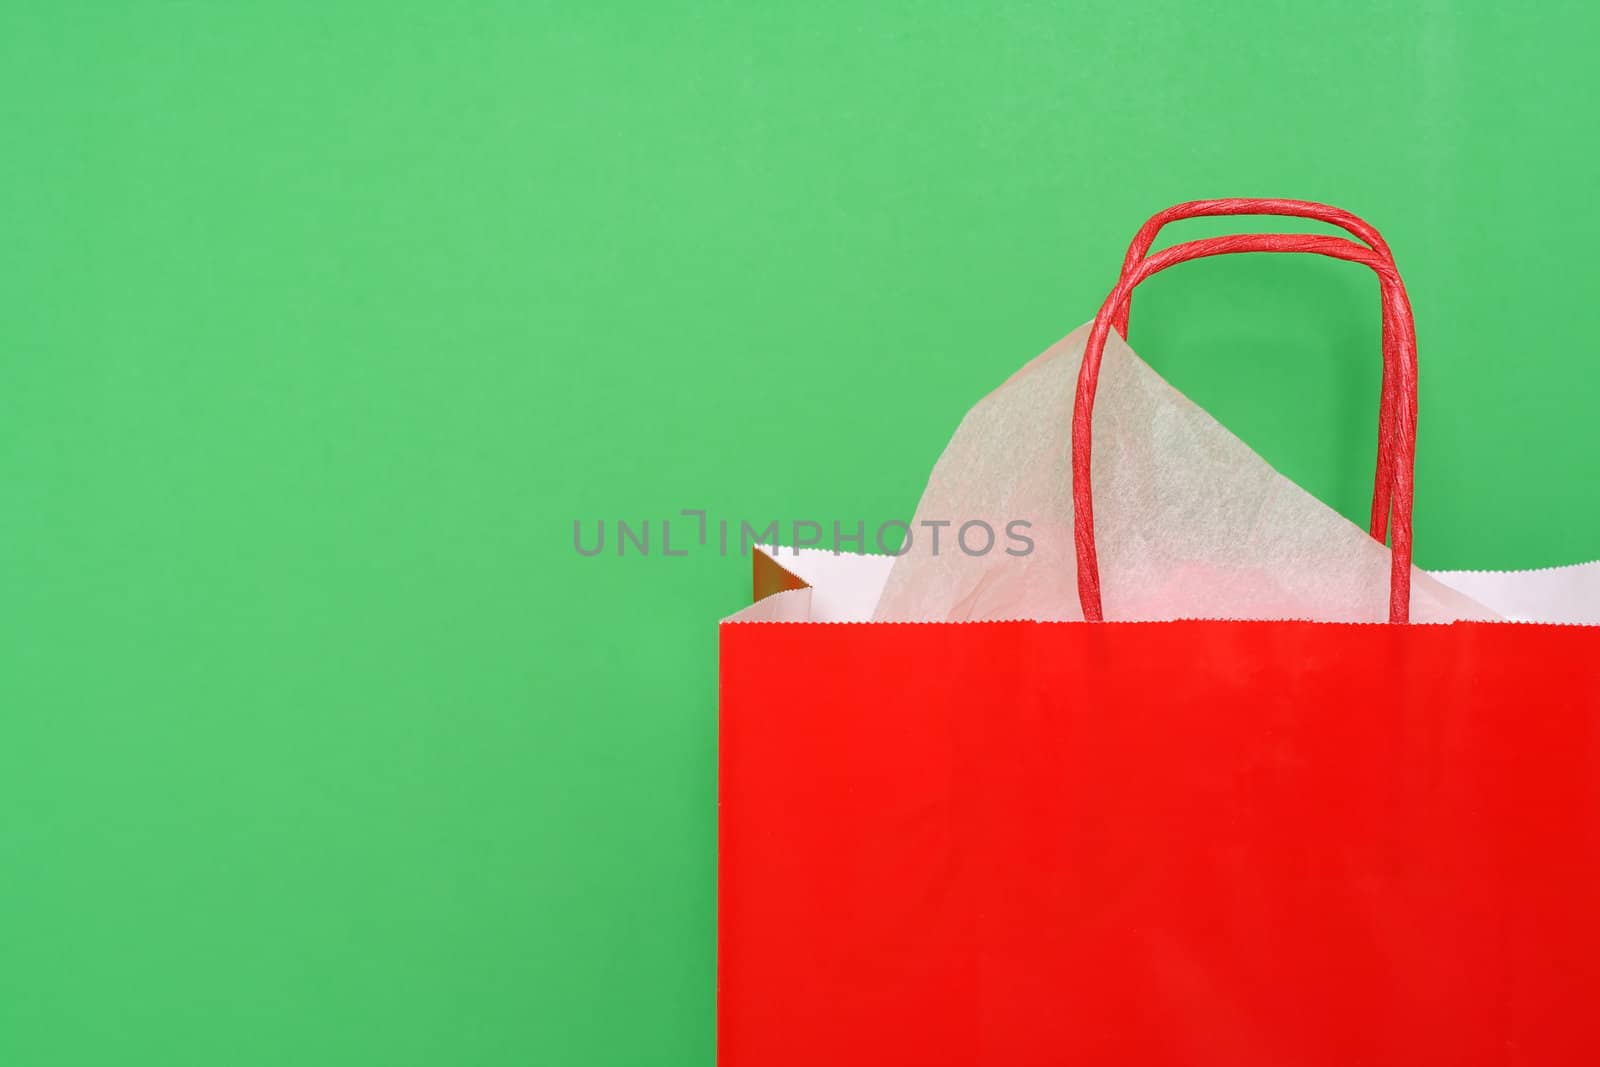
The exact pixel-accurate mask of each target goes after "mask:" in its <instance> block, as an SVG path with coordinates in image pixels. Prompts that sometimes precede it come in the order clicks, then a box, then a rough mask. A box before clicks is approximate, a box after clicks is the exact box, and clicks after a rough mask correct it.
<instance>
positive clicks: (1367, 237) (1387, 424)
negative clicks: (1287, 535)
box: [1111, 197, 1403, 541]
mask: <svg viewBox="0 0 1600 1067" xmlns="http://www.w3.org/2000/svg"><path fill="white" fill-rule="evenodd" d="M1226 215H1279V216H1282V217H1285V218H1297V219H1315V220H1317V221H1318V222H1326V223H1329V224H1330V225H1333V226H1337V227H1339V228H1340V229H1342V230H1344V231H1345V232H1346V233H1349V234H1351V235H1352V236H1354V237H1359V238H1360V239H1361V240H1363V241H1365V242H1366V243H1367V244H1368V245H1369V246H1371V248H1372V250H1373V251H1374V252H1377V253H1378V254H1379V255H1381V256H1383V257H1384V258H1385V259H1387V260H1389V262H1390V263H1393V262H1394V256H1393V255H1392V254H1391V253H1390V251H1389V245H1388V244H1387V243H1386V242H1385V241H1384V239H1383V235H1382V234H1380V233H1378V231H1377V230H1376V229H1374V228H1373V227H1372V226H1371V225H1370V224H1369V223H1368V222H1367V221H1366V220H1365V219H1363V218H1361V217H1360V216H1358V215H1352V214H1351V213H1350V212H1348V211H1345V210H1343V209H1342V208H1336V207H1332V206H1330V205H1328V204H1319V203H1317V202H1315V201H1313V200H1278V199H1272V198H1263V197H1231V198H1226V199H1220V200H1190V201H1187V202H1186V203H1182V204H1174V205H1173V206H1172V207H1169V208H1167V209H1166V210H1165V211H1162V212H1158V213H1157V214H1154V215H1152V216H1150V219H1149V221H1147V222H1146V223H1145V224H1144V225H1143V226H1141V227H1139V232H1138V233H1137V234H1135V235H1134V238H1133V241H1132V243H1131V244H1129V245H1128V253H1127V255H1126V256H1124V257H1123V259H1122V273H1123V275H1124V276H1126V275H1127V274H1128V272H1129V271H1131V270H1133V268H1134V267H1135V265H1137V264H1138V263H1139V262H1140V261H1142V260H1143V259H1144V257H1145V256H1146V255H1147V254H1148V253H1149V251H1150V246H1151V245H1153V244H1155V240H1156V237H1157V235H1159V234H1160V233H1161V230H1162V228H1163V227H1164V226H1166V225H1167V224H1168V223H1171V222H1179V221H1182V220H1183V219H1195V218H1215V217H1220V216H1226ZM1402 288H1403V284H1402ZM1382 304H1383V391H1382V394H1381V396H1380V399H1379V401H1378V464H1377V471H1376V473H1375V474H1374V476H1373V480H1372V511H1371V517H1370V519H1369V522H1368V526H1367V530H1368V532H1369V533H1371V534H1372V536H1373V538H1374V539H1375V540H1378V541H1383V540H1386V539H1387V537H1388V533H1389V485H1390V482H1391V481H1393V476H1394V429H1393V423H1394V403H1395V400H1396V398H1397V396H1398V393H1397V391H1396V387H1395V378H1394V368H1395V360H1396V359H1397V353H1396V351H1395V324H1394V322H1393V321H1392V319H1391V317H1390V315H1389V305H1388V301H1382ZM1132 309H1133V296H1132V294H1131V293H1130V294H1129V297H1128V299H1127V300H1126V301H1124V302H1123V304H1122V306H1121V307H1119V308H1117V310H1116V313H1115V314H1114V315H1113V316H1112V320H1111V326H1112V328H1113V329H1114V330H1116V331H1117V333H1118V334H1120V335H1121V336H1122V337H1123V338H1124V339H1126V338H1127V336H1128V316H1129V315H1130V314H1131V313H1132Z"/></svg>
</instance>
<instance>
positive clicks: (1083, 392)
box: [1072, 233, 1417, 622]
mask: <svg viewBox="0 0 1600 1067" xmlns="http://www.w3.org/2000/svg"><path fill="white" fill-rule="evenodd" d="M1238 252H1308V253H1311V254H1313V255H1319V256H1328V257H1330V258H1332V259H1342V260H1347V261H1349V262H1351V263H1361V264H1364V265H1365V266H1367V267H1370V268H1371V269H1372V270H1373V272H1374V273H1376V274H1377V275H1378V280H1379V283H1380V286H1381V288H1382V293H1383V307H1384V315H1385V318H1386V321H1389V322H1392V323H1393V325H1394V327H1395V330H1394V334H1395V357H1396V358H1395V361H1394V379H1395V403H1394V405H1393V407H1392V408H1390V409H1389V410H1390V414H1391V416H1392V430H1393V434H1394V461H1393V464H1392V470H1391V478H1390V494H1391V499H1392V501H1393V517H1394V537H1393V542H1394V545H1393V552H1392V553H1391V556H1392V559H1391V569H1390V573H1389V621H1390V622H1406V621H1408V620H1409V619H1410V616H1411V501H1412V474H1413V471H1414V468H1415V466H1416V450H1417V339H1416V328H1415V326H1414V324H1413V322H1412V318H1411V304H1410V301H1409V300H1408V299H1407V297H1406V292H1405V287H1404V286H1403V285H1402V284H1401V282H1400V274H1399V272H1398V271H1397V270H1396V269H1395V266H1394V263H1393V261H1392V260H1391V259H1390V258H1389V256H1388V255H1386V254H1384V253H1381V252H1378V251H1376V250H1375V249H1371V248H1363V247H1362V246H1361V245H1358V244H1356V243H1355V242H1354V241H1348V240H1345V239H1344V238H1342V237H1321V236H1314V235H1309V234H1286V233H1262V234H1245V235H1240V236H1237V237H1213V238H1210V239H1208V240H1204V241H1190V242H1188V243H1187V244H1181V245H1174V246H1173V247H1171V248H1168V249H1165V250H1164V251H1161V252H1157V253H1156V254H1155V255H1153V256H1151V257H1149V258H1148V259H1145V260H1142V261H1140V262H1139V263H1138V264H1137V265H1136V266H1134V268H1133V269H1132V270H1131V271H1129V272H1128V273H1126V274H1124V275H1123V276H1122V278H1120V279H1119V280H1118V281H1117V285H1116V288H1115V289H1113V290H1112V291H1111V295H1110V296H1108V297H1106V300H1105V303H1104V304H1102V305H1100V311H1099V313H1098V314H1096V315H1095V319H1094V325H1093V326H1092V327H1090V330H1089V339H1088V341H1087V342H1086V343H1085V345H1084V350H1083V365H1082V367H1081V368H1080V369H1079V372H1078V393H1077V398H1076V400H1075V401H1074V403H1073V409H1072V504H1073V511H1074V515H1073V523H1074V529H1073V534H1074V538H1075V540H1076V543H1077V553H1078V602H1079V604H1080V605H1081V606H1082V608H1083V617H1084V618H1085V619H1087V620H1089V621H1090V622H1099V621H1101V620H1102V619H1103V618H1104V615H1103V613H1102V610H1101V603H1100V563H1099V558H1098V555H1097V554H1096V552H1095V543H1094V490H1093V486H1092V484H1091V481H1090V475H1089V471H1090V459H1091V451H1092V448H1093V433H1092V428H1093V421H1094V397H1095V390H1096V387H1097V386H1098V384H1099V381H1100V360H1101V357H1102V356H1103V355H1104V354H1105V347H1106V337H1107V335H1108V334H1110V332H1111V329H1112V322H1113V318H1114V317H1115V314H1116V311H1117V309H1118V308H1121V307H1123V306H1124V305H1125V304H1126V303H1127V301H1128V298H1129V296H1130V295H1131V294H1132V293H1133V290H1134V288H1135V287H1137V286H1138V285H1139V284H1140V283H1141V282H1143V281H1144V280H1145V279H1146V278H1149V277H1151V276H1152V275H1155V274H1159V273H1160V272H1161V271H1164V270H1166V269H1167V268H1168V267H1172V266H1175V265H1177V264H1179V263H1184V262H1187V261H1189V260H1191V259H1203V258H1206V257H1208V256H1222V255H1231V254H1233V253H1238Z"/></svg>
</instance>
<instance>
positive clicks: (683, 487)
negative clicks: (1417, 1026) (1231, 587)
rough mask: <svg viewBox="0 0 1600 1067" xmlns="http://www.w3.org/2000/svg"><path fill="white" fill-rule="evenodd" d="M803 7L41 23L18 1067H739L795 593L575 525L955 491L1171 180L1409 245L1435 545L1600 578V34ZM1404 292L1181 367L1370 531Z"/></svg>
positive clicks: (1158, 318) (18, 618)
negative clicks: (1596, 131) (742, 952)
mask: <svg viewBox="0 0 1600 1067" xmlns="http://www.w3.org/2000/svg"><path fill="white" fill-rule="evenodd" d="M763 6H768V5H747V4H708V5H700V6H698V7H696V8H695V9H693V10H689V9H682V10H677V11H667V10H665V9H663V8H661V7H658V6H656V5H643V4H641V5H635V6H631V7H628V8H608V7H605V6H595V5H578V4H573V5H564V7H565V8H566V9H565V10H562V9H559V8H557V7H554V6H547V5H542V4H537V3H536V4H534V5H532V6H531V7H530V6H528V5H523V4H510V3H501V4H497V5H491V6H488V7H485V8H482V9H480V10H478V11H475V12H470V13H468V12H456V11H453V10H448V9H447V7H446V6H445V5H401V6H396V5H392V4H385V5H377V4H364V5H343V6H342V7H341V5H322V4H316V5H313V4H301V5H295V6H293V7H291V6H289V5H282V4H277V5H265V4H258V5H249V6H248V7H249V9H248V10H224V9H222V8H221V7H220V6H219V7H217V8H215V9H213V8H211V7H209V6H207V5H197V4H180V3H144V4H125V5H120V7H119V9H117V10H87V9H85V10H67V9H66V8H65V6H58V5H55V4H47V3H44V2H42V0H38V2H34V3H12V4H9V5H7V6H6V8H5V9H4V10H0V145H3V149H4V150H3V153H0V235H3V241H4V254H3V263H4V266H3V267H0V271H3V274H0V398H3V400H0V1063H4V1064H6V1065H8V1067H11V1065H15V1067H33V1065H41V1067H43V1065H49V1067H55V1065H68V1064H74V1065H76V1064H84V1065H90V1064H92V1065H96V1067H98V1065H103V1064H110V1063H117V1064H162V1065H164V1067H174V1065H180V1064H204V1065H212V1064H220V1063H226V1064H234V1065H239V1067H243V1065H249V1064H262V1065H269V1064H270V1065H273V1067H279V1065H282V1064H287V1063H295V1064H339V1065H344V1067H352V1065H356V1064H374V1065H378V1064H382V1065H386V1067H393V1065H400V1064H452V1065H468V1064H512V1063H521V1064H593V1065H599V1064H619V1065H621V1064H630V1065H631V1064H708V1063H710V1062H711V1061H712V1058H713V1055H714V1028H713V1027H714V943H715V897H714V890H715V883H714V871H715V825H714V820H715V765H716V752H715V719H716V692H715V669H716V663H715V659H716V645H715V626H714V624H715V620H716V619H717V618H718V617H719V616H720V615H723V614H726V613H728V612H730V611H732V610H734V609H735V608H737V607H738V606H739V605H740V604H741V602H742V601H741V597H743V596H745V595H746V593H747V564H746V562H745V561H743V560H739V559H724V558H721V557H719V556H718V555H717V553H716V552H714V551H711V550H709V549H700V548H697V549H696V550H695V551H693V552H691V553H690V554H689V555H688V556H686V557H682V558H670V559H669V558H663V557H662V556H661V555H660V554H659V552H657V553H654V554H652V555H651V556H648V557H645V558H639V557H636V556H628V557H625V558H617V557H616V556H615V555H613V554H609V553H608V554H607V555H605V556H603V557H600V558H595V559H584V558H580V557H579V556H578V555H577V553H575V552H574V550H573V544H572V536H573V522H574V521H575V520H582V521H584V522H585V523H589V524H592V523H594V522H596V521H599V520H605V521H606V522H607V523H608V524H609V523H612V522H614V521H615V520H618V519H626V520H629V521H632V522H635V523H637V522H640V521H643V520H650V521H651V523H652V524H653V525H654V526H656V528H657V529H656V536H657V537H659V523H660V522H661V520H663V519H664V518H667V517H670V516H673V515H676V514H678V512H679V511H680V509H684V508H703V509H707V510H708V511H709V513H710V515H711V516H712V518H713V520H715V519H717V518H728V519H731V520H733V521H734V522H737V521H738V520H740V519H748V520H751V521H753V522H757V523H762V524H764V523H765V522H767V521H769V520H772V519H780V520H784V521H789V520H793V519H814V520H822V521H831V520H833V519H840V520H843V521H845V522H846V523H847V524H853V522H854V521H855V520H857V519H862V520H866V521H867V522H868V523H869V524H876V523H878V522H882V521H886V520H889V519H897V518H899V519H904V518H908V517H909V516H910V514H911V512H912V509H913V507H914V505H915V502H916V499H917V496H918V493H919V490H920V488H921V486H922V482H923V479H924V478H925V476H926V474H927V471H928V469H929V467H930V466H931V464H932V462H933V460H934V458H935V457H936V455H937V454H938V452H939V450H940V449H941V448H942V447H943V445H944V443H945V441H946V439H947V438H948V435H949V434H950V432H951V431H952V430H953V429H954V427H955V424H956V422H957V421H958V420H959V418H960V416H961V414H962V413H963V412H964V411H965V410H966V408H967V407H968V406H970V405H971V404H972V403H973V402H974V401H976V400H977V399H978V398H979V397H980V396H982V395H983V394H984V393H985V392H986V391H988V390H989V389H990V388H992V387H993V386H994V385H995V384H997V383H998V382H999V381H1001V380H1002V379H1004V378H1005V377H1006V376H1007V375H1008V374H1009V373H1010V372H1011V371H1012V370H1013V369H1015V368H1016V367H1017V366H1018V365H1020V364H1021V363H1022V362H1023V361H1025V360H1026V359H1028V358H1029V357H1031V356H1032V355H1034V354H1035V353H1036V352H1038V351H1039V350H1041V349H1042V348H1044V347H1045V346H1046V345H1047V344H1048V343H1050V342H1051V341H1053V340H1055V339H1056V338H1057V337H1059V336H1061V335H1062V334H1064V333H1066V332H1067V331H1069V330H1070V329H1072V328H1073V327H1075V326H1077V325H1078V324H1080V323H1081V322H1083V321H1084V320H1086V319H1088V318H1089V317H1090V316H1091V315H1092V313H1093V311H1094V309H1095V307H1096V306H1097V305H1098V304H1099V302H1100V300H1101V299H1102V298H1103V297H1104V295H1105V293H1106V292H1107V290H1108V289H1109V288H1110V286H1111V284H1112V283H1113V281H1114V280H1115V275H1116V271H1117V268H1118V265H1119V264H1120V260H1121V256H1122V252H1123V249H1124V247H1125V245H1126V242H1127V240H1128V239H1129V238H1130V237H1131V236H1132V234H1133V231H1134V230H1135V228H1136V227H1137V226H1138V224H1139V223H1140V222H1141V221H1142V220H1143V219H1144V218H1145V216H1147V215H1148V214H1149V213H1151V212H1153V211H1155V210H1157V209H1158V208H1161V207H1163V206H1165V205H1167V204H1169V203H1171V202H1173V201H1177V200H1183V199H1189V198H1194V197H1201V196H1224V195H1232V196H1238V195H1255V196H1292V197H1303V198H1312V199H1322V200H1328V201H1331V202H1334V203H1337V204H1340V205H1342V206H1345V207H1348V208H1350V209H1352V210H1354V211H1357V212H1359V213H1361V214H1363V215H1365V216H1366V217H1367V218H1368V219H1370V220H1371V221H1372V222H1374V223H1375V224H1376V225H1377V226H1379V228H1380V229H1382V230H1383V231H1384V233H1385V235H1386V236H1387V237H1388V238H1389V240H1390V242H1391V244H1392V245H1393V247H1394V250H1395V254H1396V256H1397V258H1398V261H1399V263H1400V266H1401V269H1402V270H1403V271H1404V273H1405V275H1406V278H1407V281H1408V284H1409V287H1410V290H1411V294H1412V297H1413V300H1414V303H1415V306H1416V313H1417V324H1418V331H1419V337H1420V343H1421V366H1422V401H1421V403H1422V416H1421V441H1420V460H1419V474H1418V498H1417V516H1418V521H1417V557H1418V561H1419V562H1420V563H1421V564H1422V565H1424V566H1431V567H1446V566H1449V567H1462V566H1484V567H1488V566H1509V565H1544V564H1551V563H1557V562H1566V561H1573V560H1577V559H1580V558H1582V559H1588V558H1594V557H1597V556H1600V528H1597V523H1596V519H1597V517H1600V504H1597V502H1596V499H1595V494H1594V492H1593V487H1594V485H1595V484H1596V476H1597V475H1600V455H1597V450H1596V449H1595V447H1594V440H1595V439H1594V431H1593V428H1592V427H1593V425H1594V423H1593V413H1594V411H1595V410H1596V408H1597V406H1600V386H1597V384H1596V378H1595V374H1594V371H1593V363H1594V351H1593V339H1594V338H1595V337H1596V336H1597V335H1600V305H1597V304H1596V302H1595V301H1594V300H1592V299H1591V296H1592V293H1593V290H1594V288H1595V283H1596V280H1597V277H1600V268H1597V267H1596V266H1595V264H1594V261H1593V258H1592V257H1590V256H1586V255H1584V254H1582V251H1581V250H1582V249H1584V248H1587V247H1590V246H1592V245H1594V244H1595V243H1596V241H1597V239H1600V210H1596V208H1595V207H1594V198H1593V191H1594V189H1595V185H1596V178H1597V175H1596V164H1597V158H1600V156H1597V153H1596V149H1595V147H1594V138H1593V136H1592V121H1593V113H1594V111H1595V107H1596V104H1597V91H1596V90H1597V85H1600V79H1597V77H1596V75H1595V73H1594V63H1593V61H1592V59H1593V57H1592V55H1591V46H1590V42H1591V41H1592V40H1593V38H1594V35H1595V31H1596V29H1597V28H1600V27H1597V24H1596V23H1597V18H1596V16H1595V15H1594V14H1593V13H1592V12H1593V9H1592V7H1591V6H1590V5H1578V4H1566V5H1554V6H1552V5H1543V6H1541V7H1540V8H1539V9H1537V12H1536V11H1535V10H1534V9H1520V8H1504V9H1501V10H1496V9H1495V8H1494V6H1493V5H1481V4H1467V3H1458V4H1454V5H1452V4H1429V5H1418V6H1416V7H1414V8H1411V9H1409V10H1408V9H1406V8H1405V5H1400V7H1398V8H1397V7H1396V5H1391V4H1366V3H1357V4H1353V5H1344V6H1342V7H1340V8H1338V9H1337V10H1336V11H1335V10H1334V9H1327V10H1321V9H1318V10H1316V11H1315V12H1312V11H1311V9H1307V8H1303V7H1302V6H1301V5H1291V4H1268V3H1259V2H1250V3H1241V4H1229V5H1221V6H1212V7H1208V8H1206V9H1204V10H1201V9H1199V8H1195V7H1194V6H1193V5H1190V4H1184V3H1160V4H1143V5H1139V4H1129V3H1126V2H1116V3H1094V4H1073V5H1049V4H1033V3H1030V4H1015V5H1001V6H995V5H968V4H956V3H918V4H900V5H889V6H880V7H878V8H877V10H875V11H874V12H873V13H870V14H864V13H861V12H858V11H856V10H855V7H856V5H835V4H814V5H803V6H800V7H798V8H797V9H796V10H782V11H780V10H776V9H775V8H774V9H773V10H766V11H762V10H755V9H754V8H759V7H763ZM784 6H785V7H787V6H788V5H784ZM336 8H337V10H336ZM1560 8H1564V10H1558V9H1560ZM1269 225H1270V224H1269ZM1225 228H1227V227H1226V226H1224V225H1217V224H1199V223H1191V224H1187V225H1185V226H1182V227H1178V228H1175V230H1174V231H1173V232H1172V233H1171V234H1170V235H1169V237H1168V240H1178V239H1185V238H1189V237H1194V236H1199V235H1203V234H1210V233H1218V232H1223V230H1224V229H1225ZM1375 295H1376V284H1375V282H1374V281H1373V279H1372V278H1371V276H1370V274H1367V273H1366V272H1364V271H1362V270H1361V269H1360V268H1357V267H1353V266H1350V265H1348V264H1338V263H1332V262H1322V261H1309V260H1306V259H1303V258H1294V257H1272V258H1263V257H1253V258H1240V259H1233V260H1227V261H1213V262H1207V263H1200V264H1193V265H1189V266H1187V267H1185V268H1182V270H1180V271H1175V272H1173V273H1171V274H1170V275H1164V276H1162V277H1161V278H1159V279H1156V280H1155V281H1152V282H1151V283H1150V284H1149V285H1147V286H1145V287H1144V288H1143V289H1142V290H1141V292H1140V296H1139V298H1138V300H1137V301H1136V304H1135V313H1134V320H1133V341H1134V345H1135V347H1136V348H1138V349H1139V351H1140V352H1141V354H1143V355H1144V356H1145V357H1146V358H1147V359H1148V360H1149V361H1150V362H1152V363H1153V364H1154V365H1155V366H1156V367H1157V368H1158V369H1159V370H1160V371H1161V372H1162V373H1163V374H1165V375H1166V376H1167V377H1168V378H1169V379H1170V380H1171V381H1172V382H1173V383H1174V384H1175V385H1177V386H1178V387H1179V388H1180V389H1182V390H1184V391H1185V392H1187V393H1188V394H1189V395H1190V396H1192V397H1193V398H1195V399H1196V400H1197V401H1199V402H1200V403H1202V404H1203V405H1205V406H1206V407H1207V408H1209V409H1210V410H1211V411H1212V412H1213V413H1214V414H1216V415H1217V417H1218V418H1220V419H1221V420H1222V421H1223V423H1225V424H1226V425H1227V426H1229V427H1230V428H1232V429H1233V430H1234V431H1235V432H1237V433H1238V434H1240V435H1241V436H1242V437H1243V438H1244V439H1245V440H1247V441H1248V442H1250V443H1251V444H1252V445H1253V446H1254V447H1256V448H1257V449H1258V450H1259V451H1260V452H1262V453H1263V454H1264V455H1265V456H1266V457H1267V458H1268V459H1269V460H1271V461H1272V462H1273V463H1274V464H1275V465H1277V466H1278V467H1279V469H1281V470H1283V471H1284V472H1285V473H1287V474H1289V475H1290V476H1292V477H1294V478H1295V479H1297V480H1298V481H1300V482H1301V483H1302V484H1304V485H1306V486H1307V487H1308V488H1309V489H1311V490H1312V491H1313V492H1315V493H1316V494H1317V495H1319V496H1320V497H1322V498H1323V499H1325V500H1327V501H1329V502H1330V503H1331V504H1333V505H1334V506H1336V507H1337V508H1339V509H1340V510H1341V511H1342V512H1344V513H1345V514H1346V515H1349V516H1351V517H1352V518H1355V519H1357V520H1358V521H1359V520H1361V518H1362V517H1363V516H1364V514H1365V508H1366V495H1367V493H1368V492H1369V491H1370V467H1371V462H1372V455H1371V449H1372V442H1373V439H1374V433H1375V430H1374V420H1375V412H1376V396H1377V394H1376V389H1377V382H1378V362H1377V353H1378V322H1377V302H1376V299H1375ZM677 533H678V531H677V529H676V528H675V530H674V536H677Z"/></svg>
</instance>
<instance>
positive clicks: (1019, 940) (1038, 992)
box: [718, 622, 1600, 1067]
mask: <svg viewBox="0 0 1600 1067" xmlns="http://www.w3.org/2000/svg"><path fill="white" fill-rule="evenodd" d="M721 646H722V664H721V689H722V691H721V815H720V819H721V846H720V851H721V856H720V917H719V927H720V947H719V959H720V964H719V970H720V973H719V1021H718V1030H719V1058H720V1061H721V1063H722V1064H723V1065H724V1067H786V1065H806V1067H820V1065H827V1067H846V1065H853V1064H863V1065H865V1064H872V1065H875V1067H885V1065H894V1064H907V1065H911V1064H915V1065H918V1067H935V1065H941V1064H950V1065H957V1064H960V1065H991V1064H992V1065H1002V1064H1003V1065H1006V1067H1022V1065H1028V1064H1061V1063H1073V1062H1078V1063H1120V1064H1158V1063H1159V1064H1177V1063H1228V1064H1234V1065H1243V1064H1275V1065H1281V1064H1296V1065H1309V1064H1351V1063H1382V1064H1417V1063H1450V1064H1521V1063H1538V1064H1569V1063H1570V1064H1580V1063H1581V1064H1594V1063H1597V1062H1600V629H1594V628H1580V627H1552V626H1533V625H1505V624H1500V625H1486V624H1457V625H1454V626H1344V625H1324V624H1315V623H1267V622H1183V623H1126V624H1101V625H1093V624H1082V623H1026V622H1018V623H973V624H934V625H914V624H913V625H894V624H873V625H817V624H737V623H734V624H724V626H723V627H722V634H721Z"/></svg>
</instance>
